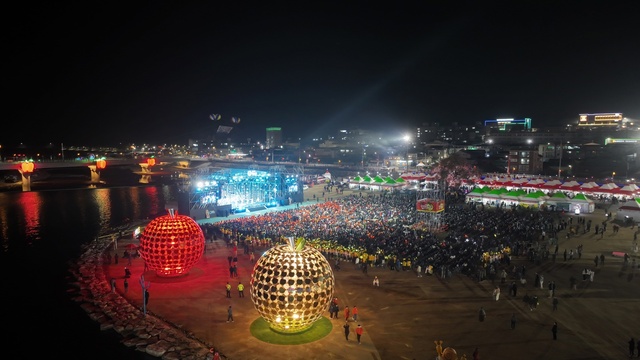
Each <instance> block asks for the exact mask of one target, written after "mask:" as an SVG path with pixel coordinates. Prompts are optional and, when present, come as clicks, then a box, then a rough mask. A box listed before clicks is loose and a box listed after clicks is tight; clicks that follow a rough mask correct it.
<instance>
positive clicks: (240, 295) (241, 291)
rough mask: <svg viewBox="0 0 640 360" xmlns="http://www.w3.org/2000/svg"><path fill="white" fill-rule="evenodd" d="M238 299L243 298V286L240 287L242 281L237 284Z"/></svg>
mask: <svg viewBox="0 0 640 360" xmlns="http://www.w3.org/2000/svg"><path fill="white" fill-rule="evenodd" d="M238 297H241V298H243V297H244V285H242V281H241V282H239V283H238Z"/></svg>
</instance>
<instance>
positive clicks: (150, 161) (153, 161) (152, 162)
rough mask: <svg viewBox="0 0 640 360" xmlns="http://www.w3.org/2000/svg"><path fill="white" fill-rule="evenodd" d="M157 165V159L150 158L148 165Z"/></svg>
mask: <svg viewBox="0 0 640 360" xmlns="http://www.w3.org/2000/svg"><path fill="white" fill-rule="evenodd" d="M155 164H156V159H155V158H148V159H147V165H149V166H153V165H155Z"/></svg>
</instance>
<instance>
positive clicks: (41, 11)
mask: <svg viewBox="0 0 640 360" xmlns="http://www.w3.org/2000/svg"><path fill="white" fill-rule="evenodd" d="M18 6H20V5H18ZM310 6H311V5H310V4H295V5H290V4H289V5H286V6H285V5H284V4H283V5H279V4H262V3H260V4H259V5H253V6H249V5H245V4H218V3H216V4H213V3H196V4H194V3H186V4H184V3H174V2H166V3H165V2H153V3H151V2H143V3H133V4H128V5H127V8H126V11H123V9H121V8H119V7H117V6H110V5H107V4H102V5H97V8H91V9H83V8H79V7H78V6H77V5H72V4H47V3H45V4H38V5H35V6H32V5H29V8H28V9H27V8H24V9H19V10H18V11H17V12H15V14H14V15H15V18H16V21H14V23H13V24H11V25H12V27H11V28H10V36H9V54H10V56H9V67H8V69H10V71H9V72H8V80H9V81H8V84H7V85H8V89H9V90H10V95H9V102H8V103H9V109H10V111H9V116H8V119H9V121H10V122H13V123H14V124H15V126H14V127H13V128H16V127H17V130H14V131H11V132H9V131H4V132H3V134H4V136H0V144H9V143H14V144H19V143H24V144H31V143H44V144H46V143H52V144H60V143H65V144H69V145H82V144H89V143H90V144H95V145H101V146H108V145H109V144H114V143H115V144H117V143H131V142H146V143H149V142H154V143H170V144H171V143H179V144H184V143H186V142H187V140H188V139H189V138H203V137H210V136H214V135H216V132H217V130H218V128H219V127H220V126H230V127H233V129H232V130H231V132H230V135H231V136H232V137H233V138H234V139H247V138H252V139H262V138H264V134H265V129H266V128H267V127H270V126H277V127H281V128H282V129H283V137H284V138H300V137H303V138H310V137H325V136H326V135H328V133H329V131H333V130H335V129H338V128H353V127H360V128H367V129H371V130H373V131H385V132H388V131H396V132H406V131H407V130H410V129H413V128H415V127H417V126H419V125H420V124H422V123H425V122H438V123H441V124H449V123H452V122H458V123H460V124H467V125H471V124H473V123H475V122H482V121H484V120H487V119H496V118H515V119H522V118H526V117H527V118H532V119H533V126H534V127H545V126H552V125H554V124H559V123H567V122H570V121H577V119H578V114H580V113H587V112H588V113H593V112H622V113H624V114H625V115H626V116H627V117H629V118H632V119H636V120H637V119H640V107H639V104H640V102H639V101H638V99H640V90H639V89H640V87H639V86H638V84H640V67H638V66H637V59H638V58H640V56H639V55H640V49H639V47H638V46H637V44H636V42H637V39H638V38H640V28H639V27H638V26H637V25H636V23H637V19H636V18H635V12H634V11H633V9H632V8H631V6H632V4H630V3H607V4H604V3H601V2H589V1H582V2H572V1H568V2H561V3H547V2H542V3H541V2H532V1H525V2H518V3H503V2H495V1H494V2H491V1H490V2H482V3H478V2H462V3H460V2H458V3H455V4H452V3H443V4H439V3H438V4H432V3H427V4H425V3H423V2H412V1H409V2H401V3H399V4H393V5H388V4H385V5H380V4H371V3H360V2H357V1H356V2H350V3H347V4H343V3H340V4H337V3H336V4H333V3H331V2H330V3H322V4H314V5H313V6H314V7H313V8H311V7H310ZM23 14H25V15H23ZM26 14H28V16H26ZM212 114H219V115H220V120H211V119H210V115H212ZM232 118H235V119H239V121H235V122H234V121H232Z"/></svg>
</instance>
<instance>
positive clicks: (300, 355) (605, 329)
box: [107, 189, 640, 360]
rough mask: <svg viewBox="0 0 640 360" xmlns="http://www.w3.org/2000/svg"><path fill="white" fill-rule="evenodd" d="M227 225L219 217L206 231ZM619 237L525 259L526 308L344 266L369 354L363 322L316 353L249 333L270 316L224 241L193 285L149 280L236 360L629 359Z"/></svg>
mask: <svg viewBox="0 0 640 360" xmlns="http://www.w3.org/2000/svg"><path fill="white" fill-rule="evenodd" d="M316 191H318V190H317V189H316ZM347 193H351V192H347ZM306 197H307V195H305V198H306ZM293 206H296V205H293ZM614 215H615V212H614ZM234 216H244V215H234ZM567 216H568V215H567ZM586 218H588V219H592V221H593V225H595V224H598V223H601V222H602V221H603V220H605V219H606V218H605V216H604V211H603V210H596V212H595V213H594V214H588V215H586ZM216 220H219V219H206V220H200V221H199V222H201V223H202V222H209V221H216ZM574 223H575V220H574ZM611 230H612V227H611V226H609V227H608V229H607V233H606V234H605V236H604V238H602V239H600V236H599V235H597V236H596V235H594V234H593V226H592V231H591V233H588V234H584V235H578V236H575V237H572V238H570V239H566V238H565V236H564V233H562V234H561V236H560V240H559V243H560V244H559V255H560V256H559V257H558V258H557V259H556V262H555V263H553V262H552V261H551V260H549V261H547V262H543V263H542V264H540V265H536V264H534V263H532V262H529V261H527V260H526V259H524V258H522V259H519V258H515V259H514V260H513V264H516V265H518V266H522V265H524V266H526V267H527V277H528V285H527V286H526V287H525V288H523V287H522V286H521V287H520V288H519V290H518V296H517V298H512V297H510V296H509V291H508V288H507V286H506V285H500V284H498V282H496V283H495V284H492V283H491V282H489V281H484V282H481V283H478V282H477V281H475V280H472V279H470V278H468V277H466V276H454V277H453V278H449V279H441V278H439V277H436V276H423V277H417V276H416V274H415V273H413V272H410V271H399V272H397V271H390V270H388V269H386V268H370V269H369V271H368V274H364V273H362V271H360V270H358V269H357V268H356V266H355V265H353V264H343V266H342V270H341V271H337V272H335V277H336V283H337V286H336V296H337V297H338V298H339V302H340V307H341V309H342V308H343V307H344V306H345V305H348V306H349V307H353V306H357V307H358V309H359V310H360V320H359V321H358V323H360V324H362V326H363V327H364V336H363V341H362V345H358V344H357V342H356V341H355V331H354V329H355V326H356V325H357V323H353V322H351V329H352V333H351V336H350V341H346V340H345V338H344V333H343V329H342V325H343V324H344V321H342V320H331V321H332V322H333V324H334V328H333V330H332V331H331V333H330V334H329V335H328V336H326V337H325V338H322V339H319V340H318V341H316V342H313V343H309V344H305V345H297V346H282V345H272V344H268V343H264V342H262V341H260V340H257V339H255V338H254V337H252V336H251V334H250V331H249V327H250V325H251V323H252V322H253V321H254V320H256V319H257V318H258V317H259V315H258V313H257V311H256V310H255V309H254V308H253V304H252V303H251V299H250V295H249V291H248V290H249V288H248V283H249V275H250V273H251V271H252V264H250V263H249V260H248V259H249V257H248V255H244V254H242V250H241V249H240V250H239V252H238V253H239V278H229V271H228V262H227V256H228V255H229V250H230V249H228V248H227V247H226V245H225V244H224V243H223V242H222V241H220V240H218V241H216V242H214V243H208V250H207V251H206V252H205V256H204V257H203V259H202V260H201V261H200V263H198V264H197V265H196V266H195V267H194V268H192V270H191V272H190V273H189V275H187V276H185V277H182V278H179V279H163V278H159V277H157V276H155V275H154V274H153V273H150V272H147V274H145V277H146V280H148V281H151V288H150V289H149V292H150V300H149V309H150V311H152V312H153V313H154V314H158V315H159V316H161V317H162V318H165V319H167V320H169V321H171V322H172V323H174V324H176V325H177V326H179V327H181V328H183V329H185V330H187V331H189V332H191V333H193V334H194V335H195V336H196V337H198V338H200V339H203V340H205V341H207V342H208V343H212V344H215V346H216V347H218V348H219V349H220V351H221V352H222V353H223V354H224V355H225V356H226V357H227V358H228V359H232V360H240V359H242V360H245V359H247V360H248V359H265V358H277V359H384V360H386V359H434V358H435V356H436V351H435V345H434V341H435V340H443V341H444V343H443V346H444V347H452V348H454V349H456V350H457V353H458V356H460V357H461V356H462V355H463V354H465V355H466V356H467V359H468V360H471V358H472V356H471V354H472V353H473V351H474V349H475V348H479V352H480V354H481V359H519V360H527V359H545V360H547V359H563V360H564V359H580V360H586V359H623V358H626V356H627V354H628V350H627V342H628V340H629V338H631V337H633V338H635V339H636V340H637V339H638V337H640V327H639V326H638V320H637V319H640V300H639V299H640V286H638V285H639V284H640V278H639V277H638V275H639V272H638V269H635V271H634V270H632V269H631V267H630V266H627V267H623V260H622V258H618V257H613V256H611V254H612V253H613V252H617V251H620V252H628V253H631V254H633V253H632V252H631V245H632V243H633V232H634V231H635V229H633V230H632V229H630V228H621V230H620V231H619V232H618V233H617V234H613V233H612V231H611ZM580 244H582V245H583V246H584V250H583V255H582V258H580V259H577V258H576V259H574V260H572V261H568V260H567V261H563V259H562V253H563V251H564V249H565V248H566V249H567V251H569V249H574V251H575V249H576V248H577V246H578V245H580ZM124 245H126V242H124V243H122V242H121V244H120V246H119V248H118V250H117V251H118V253H119V254H120V256H122V252H123V251H124ZM262 250H263V251H264V250H266V249H262ZM600 254H604V255H605V263H604V266H598V267H597V268H596V267H595V264H594V261H593V259H594V258H595V256H596V255H598V256H599V255H600ZM257 255H258V256H259V254H257ZM637 255H638V254H633V256H634V258H636V261H637V262H638V261H639V260H640V259H638V257H637ZM124 266H126V260H124V261H123V259H122V258H121V259H120V262H119V264H118V265H115V264H112V265H110V266H109V268H108V272H109V274H110V275H108V276H107V278H109V277H110V276H115V277H119V276H122V275H124ZM129 268H130V269H131V271H132V273H133V275H132V277H131V279H130V280H131V281H132V283H130V285H129V290H128V292H127V294H125V297H127V298H128V299H129V300H130V301H131V302H133V303H138V304H141V303H142V294H141V287H140V285H139V284H137V283H133V281H137V280H134V279H138V278H139V276H140V274H142V272H143V264H142V260H140V259H134V260H133V263H132V265H131V266H129ZM584 268H590V269H592V270H595V272H596V273H595V278H594V282H590V281H585V282H583V281H581V279H582V277H581V272H582V270H583V269H584ZM536 272H538V273H542V274H543V275H544V280H545V288H544V289H539V288H534V287H533V286H532V283H533V277H534V276H535V273H536ZM376 275H377V276H378V277H379V278H380V287H373V286H372V279H373V277H374V276H376ZM571 276H575V277H576V278H577V279H578V280H579V281H578V288H577V290H571V289H570V286H569V278H570V277H571ZM551 280H553V281H555V282H556V284H557V290H556V294H557V296H558V298H559V301H560V302H559V306H558V310H557V311H555V312H554V311H552V305H551V300H550V299H548V298H547V294H548V291H547V289H546V282H547V281H551ZM122 281H123V280H122V279H119V280H118V283H117V286H118V291H120V292H122V291H123V289H122ZM227 281H229V282H230V284H231V285H232V287H233V289H234V290H233V291H232V297H231V298H230V299H229V298H226V297H225V284H226V283H227ZM238 281H242V282H243V284H245V285H247V289H245V296H246V297H245V298H238V292H237V290H236V286H237V284H238ZM495 285H498V286H500V287H501V292H502V296H501V298H500V300H499V301H494V300H493V299H492V296H491V292H492V291H493V288H494V286H495ZM525 294H530V295H534V294H535V295H537V296H538V297H539V299H540V305H539V306H538V308H537V309H536V310H534V311H530V310H529V307H528V306H527V305H526V304H525V303H524V302H523V301H522V297H523V296H524V295H525ZM229 305H231V306H233V309H234V319H235V321H234V322H233V323H227V322H226V319H227V307H228V306H229ZM480 307H484V309H485V310H486V312H487V319H486V320H485V321H484V322H479V321H478V316H477V314H478V310H479V308H480ZM340 314H342V312H341V313H340ZM512 314H516V317H517V319H518V322H517V325H516V329H515V330H511V328H510V319H511V316H512ZM326 316H327V317H328V313H327V314H326ZM554 321H557V322H558V328H559V330H558V340H557V341H554V340H553V339H552V334H551V327H552V325H553V322H554Z"/></svg>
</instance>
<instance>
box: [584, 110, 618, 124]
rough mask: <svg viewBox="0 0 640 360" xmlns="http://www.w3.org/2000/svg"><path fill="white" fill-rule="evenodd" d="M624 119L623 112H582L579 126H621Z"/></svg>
mask: <svg viewBox="0 0 640 360" xmlns="http://www.w3.org/2000/svg"><path fill="white" fill-rule="evenodd" d="M622 119H623V116H622V113H597V114H580V120H579V121H578V126H607V127H620V126H621V125H622V122H623V121H622Z"/></svg>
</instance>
